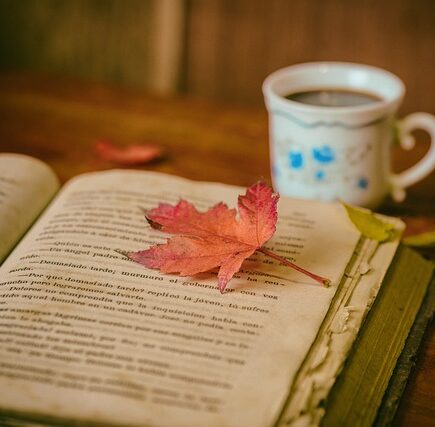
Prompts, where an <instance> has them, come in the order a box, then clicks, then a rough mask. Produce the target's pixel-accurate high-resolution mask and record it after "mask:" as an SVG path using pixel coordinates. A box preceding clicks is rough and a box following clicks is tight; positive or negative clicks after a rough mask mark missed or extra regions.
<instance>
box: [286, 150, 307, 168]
mask: <svg viewBox="0 0 435 427" xmlns="http://www.w3.org/2000/svg"><path fill="white" fill-rule="evenodd" d="M288 160H289V166H290V168H292V169H302V168H303V167H304V155H303V153H302V152H301V151H290V152H289V153H288Z"/></svg>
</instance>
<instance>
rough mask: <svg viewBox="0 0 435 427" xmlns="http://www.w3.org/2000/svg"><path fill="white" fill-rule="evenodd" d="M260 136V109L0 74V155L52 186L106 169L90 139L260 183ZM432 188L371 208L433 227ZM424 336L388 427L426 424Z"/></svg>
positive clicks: (407, 160) (433, 183)
mask: <svg viewBox="0 0 435 427" xmlns="http://www.w3.org/2000/svg"><path fill="white" fill-rule="evenodd" d="M267 132H268V130H267V115H266V112H265V109H264V108H259V107H252V108H250V107H237V106H230V105H216V104H210V103H207V102H204V101H201V100H194V99H187V98H181V97H178V98H159V97H155V96H149V95H146V94H143V93H138V92H136V91H133V90H121V89H113V88H108V87H106V86H102V85H98V84H90V83H83V82H74V81H70V80H66V79H55V78H48V77H44V76H34V75H32V76H29V75H11V74H0V151H9V152H17V153H25V154H28V155H31V156H35V157H38V158H40V159H42V160H44V161H45V162H47V163H48V164H50V165H51V166H52V167H53V169H54V170H55V172H56V173H57V174H58V176H59V177H60V179H61V181H62V182H65V181H67V180H68V179H69V178H71V177H73V176H75V175H77V174H79V173H83V172H88V171H95V170H103V169H109V168H113V167H116V165H113V164H111V163H108V162H105V161H103V160H100V159H98V158H97V157H96V155H95V153H94V144H95V142H96V141H97V140H100V139H108V140H111V141H113V142H114V143H117V144H119V145H128V144H130V143H147V142H148V143H155V144H159V145H161V146H162V147H163V148H164V149H165V153H166V154H165V157H164V158H163V159H162V160H160V161H155V162H153V163H151V164H149V165H146V166H144V167H143V169H147V170H154V171H160V172H165V173H170V174H176V175H180V176H184V177H186V178H191V179H196V180H207V181H220V182H225V183H228V184H238V185H243V186H247V185H250V184H251V183H253V182H255V181H256V180H258V179H259V178H263V179H265V180H267V181H269V157H268V143H267V141H268V135H267ZM426 148H427V141H423V143H422V144H421V145H420V146H418V147H417V148H416V149H415V150H414V151H413V152H412V153H411V154H408V153H404V152H402V151H401V150H399V149H398V148H397V149H395V150H394V155H393V159H394V163H395V166H396V167H398V168H399V169H400V168H403V167H406V166H407V165H409V164H412V162H415V159H416V158H418V157H420V156H421V155H422V154H423V152H424V150H425V149H426ZM434 189H435V174H432V175H431V176H430V177H428V178H426V179H425V180H424V181H422V182H420V183H419V184H417V185H416V186H414V187H412V188H410V189H409V192H408V198H407V200H406V201H405V203H403V204H402V205H397V204H395V203H393V202H392V201H390V200H387V201H386V202H385V203H384V205H383V206H382V207H381V209H380V210H381V211H382V212H384V213H388V214H392V215H398V216H401V217H402V218H403V219H404V220H405V221H406V223H407V225H408V230H407V233H408V234H413V233H416V232H422V231H426V230H430V229H431V230H435V190H434ZM431 255H432V256H433V255H434V254H433V252H432V254H431ZM434 332H435V328H434V326H433V324H432V326H431V328H430V330H429V331H428V333H427V335H426V337H425V342H424V345H423V348H422V350H421V353H420V357H419V359H418V361H417V368H416V370H415V372H414V374H413V375H412V377H411V380H410V382H409V384H408V387H407V389H406V392H405V395H404V398H403V400H402V402H401V404H400V408H399V411H398V414H397V417H396V420H395V424H396V425H397V426H410V427H415V426H430V425H433V426H435V402H434V399H435V333H434Z"/></svg>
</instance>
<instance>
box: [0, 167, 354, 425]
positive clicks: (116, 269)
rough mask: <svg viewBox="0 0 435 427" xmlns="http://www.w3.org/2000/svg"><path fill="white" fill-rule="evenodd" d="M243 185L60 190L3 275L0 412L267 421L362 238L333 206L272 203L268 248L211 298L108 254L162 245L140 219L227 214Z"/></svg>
mask: <svg viewBox="0 0 435 427" xmlns="http://www.w3.org/2000/svg"><path fill="white" fill-rule="evenodd" d="M241 193H244V189H241V188H237V187H230V186H224V185H219V184H210V183H195V182H191V181H187V180H184V179H181V178H175V177H170V176H165V175H160V174H156V173H145V172H134V171H110V172H99V173H94V174H88V175H83V176H80V177H78V178H76V179H74V180H73V181H72V182H70V183H69V184H67V185H66V186H65V187H64V188H63V189H62V191H61V192H60V193H59V195H58V196H57V198H56V200H55V201H54V202H53V203H52V204H51V205H50V207H49V208H48V209H47V210H46V211H45V213H44V214H43V216H42V217H41V218H40V219H39V220H38V222H37V224H36V225H35V226H34V227H33V229H32V230H31V231H30V232H29V233H28V234H27V236H26V237H25V239H23V241H22V242H21V243H20V244H19V246H18V247H17V248H16V249H15V251H14V252H13V253H12V254H11V256H10V257H9V258H8V259H7V261H6V262H5V263H4V264H3V266H2V267H1V269H0V322H1V323H0V332H1V335H0V336H1V337H2V346H1V347H0V389H1V390H8V393H2V394H1V396H0V409H1V410H4V411H17V412H21V413H28V414H31V415H32V416H35V417H37V416H41V417H48V416H52V417H58V418H65V419H73V420H79V421H93V422H100V423H102V424H104V425H107V424H122V425H137V426H144V425H146V426H165V427H166V426H167V427H169V426H171V427H177V426H180V427H181V426H192V425H201V426H210V427H225V426H229V427H230V426H238V427H240V426H250V427H256V426H258V427H260V426H262V427H263V426H266V425H271V424H273V422H274V421H275V419H276V418H277V417H278V415H279V413H280V410H281V408H282V406H283V404H284V402H285V400H286V397H287V394H288V391H289V389H290V386H291V384H292V381H293V379H294V378H295V375H296V373H297V371H298V369H299V367H300V366H301V364H302V362H303V360H304V358H305V356H306V354H307V353H308V350H309V349H310V347H311V345H312V344H313V342H314V341H315V338H316V334H317V332H318V330H319V327H320V325H321V324H322V321H323V319H324V317H325V315H326V313H327V311H328V308H329V306H330V303H331V301H332V299H333V298H334V295H335V292H336V290H337V286H338V284H339V282H340V280H341V277H342V276H343V273H344V270H345V268H346V265H347V264H348V262H349V260H350V258H351V257H352V254H353V252H354V248H355V247H356V245H357V243H358V240H359V238H360V235H359V233H358V232H357V231H356V230H355V229H354V227H353V226H352V224H351V223H350V221H349V220H348V218H347V215H346V214H345V212H344V209H343V208H342V207H341V206H339V205H334V204H323V203H320V202H306V201H301V200H290V199H285V198H282V199H281V200H280V202H279V221H278V226H277V232H276V234H275V235H274V237H273V238H272V239H271V240H270V241H269V242H268V243H267V244H266V247H267V248H268V249H271V250H274V251H276V252H277V253H278V254H280V255H283V256H286V257H288V258H289V259H290V260H291V261H293V262H296V263H297V264H299V265H301V266H302V267H304V268H306V269H309V270H311V271H313V272H315V273H317V274H320V275H323V276H326V277H328V278H329V279H331V281H332V285H331V287H330V288H324V287H322V286H320V285H318V284H317V283H314V282H312V281H311V280H310V279H309V278H307V277H305V276H303V275H301V274H300V273H298V272H297V271H294V270H292V269H289V268H288V267H284V266H281V265H277V263H276V262H275V261H274V260H271V259H268V258H266V257H265V256H264V255H263V254H261V253H260V254H255V255H254V256H253V257H251V258H250V259H249V260H247V261H246V262H245V263H244V264H243V266H242V270H241V272H240V273H238V274H236V276H235V278H234V279H233V280H232V281H231V282H230V283H229V288H230V290H229V291H228V292H226V293H225V294H223V295H222V294H220V292H219V291H218V288H217V279H216V272H211V273H203V274H200V275H197V276H194V277H180V276H177V275H168V274H162V273H160V272H158V271H155V270H150V269H146V268H144V267H143V266H141V265H139V264H136V263H134V262H132V261H130V260H128V259H126V258H125V257H124V256H122V255H121V254H119V253H118V252H116V250H122V251H136V250H141V249H145V248H147V247H149V246H150V245H152V244H155V243H162V242H164V241H165V236H164V235H163V233H161V232H159V231H156V230H153V229H151V228H150V227H149V226H148V224H147V222H146V220H145V219H144V217H143V211H142V209H144V208H145V209H147V208H151V207H155V206H156V205H157V204H158V203H159V202H164V201H166V202H171V203H176V202H177V201H178V200H179V198H180V197H182V198H185V199H187V200H189V201H191V202H193V203H195V205H196V206H198V207H199V208H201V209H204V210H205V209H207V208H208V207H210V206H211V205H213V204H214V203H217V202H219V201H225V202H226V203H228V204H229V205H230V206H231V207H234V206H235V205H236V201H237V195H238V194H241Z"/></svg>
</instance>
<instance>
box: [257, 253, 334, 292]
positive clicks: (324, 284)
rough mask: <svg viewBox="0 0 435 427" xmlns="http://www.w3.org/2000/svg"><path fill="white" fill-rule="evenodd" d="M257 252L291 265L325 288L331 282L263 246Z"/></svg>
mask: <svg viewBox="0 0 435 427" xmlns="http://www.w3.org/2000/svg"><path fill="white" fill-rule="evenodd" d="M257 250H258V251H259V252H262V253H263V254H264V255H267V256H268V257H271V258H273V259H276V260H277V261H279V262H280V263H281V264H284V265H286V266H288V267H291V268H293V269H295V270H297V271H299V272H300V273H303V274H305V275H307V276H308V277H311V278H312V279H313V280H315V281H316V282H318V283H320V284H321V285H323V286H324V287H325V288H328V287H329V285H330V284H331V281H330V280H329V279H326V278H325V277H322V276H318V275H317V274H314V273H311V272H309V271H307V270H305V269H303V268H302V267H299V266H298V265H296V264H293V263H292V262H290V261H289V260H288V259H286V258H283V257H281V256H279V255H276V254H274V253H273V252H270V251H269V250H267V249H265V248H259V249H257Z"/></svg>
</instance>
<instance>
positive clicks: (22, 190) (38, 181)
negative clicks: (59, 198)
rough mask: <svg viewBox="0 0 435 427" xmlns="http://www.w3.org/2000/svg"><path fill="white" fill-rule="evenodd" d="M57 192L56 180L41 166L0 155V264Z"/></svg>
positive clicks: (16, 156)
mask: <svg viewBox="0 0 435 427" xmlns="http://www.w3.org/2000/svg"><path fill="white" fill-rule="evenodd" d="M58 188H59V182H58V179H57V178H56V176H55V175H54V173H53V171H52V170H51V169H50V168H49V167H48V166H47V165H46V164H45V163H43V162H41V161H40V160H37V159H34V158H32V157H28V156H24V155H22V154H9V153H0V263H1V262H2V261H3V260H4V258H5V257H6V256H7V254H8V253H9V252H10V251H11V250H12V248H13V247H14V246H15V245H16V243H17V242H18V240H19V239H20V238H21V237H22V235H23V234H24V233H25V231H26V230H27V229H28V228H29V227H30V225H31V224H32V223H33V221H35V219H36V218H37V217H38V215H39V214H40V213H41V211H42V210H43V209H44V208H45V206H46V205H47V203H48V202H49V201H50V200H51V198H52V197H53V196H54V194H55V193H56V191H57V190H58Z"/></svg>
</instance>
